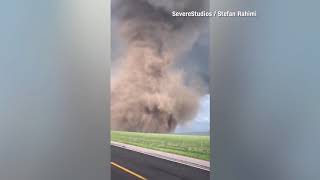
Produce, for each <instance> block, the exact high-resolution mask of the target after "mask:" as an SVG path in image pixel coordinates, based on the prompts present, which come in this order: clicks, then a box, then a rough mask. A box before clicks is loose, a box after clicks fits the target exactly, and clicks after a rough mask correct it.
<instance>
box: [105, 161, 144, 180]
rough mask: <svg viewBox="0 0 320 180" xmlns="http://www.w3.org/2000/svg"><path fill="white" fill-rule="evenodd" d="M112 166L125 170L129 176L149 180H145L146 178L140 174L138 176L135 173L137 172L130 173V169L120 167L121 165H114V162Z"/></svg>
mask: <svg viewBox="0 0 320 180" xmlns="http://www.w3.org/2000/svg"><path fill="white" fill-rule="evenodd" d="M111 165H113V166H115V167H117V168H119V169H121V170H123V171H124V172H127V173H129V174H131V175H134V176H135V177H137V178H139V179H142V180H147V178H145V177H143V176H140V175H139V174H137V173H135V172H132V171H130V170H129V169H127V168H125V167H122V166H120V165H119V164H116V163H114V162H111Z"/></svg>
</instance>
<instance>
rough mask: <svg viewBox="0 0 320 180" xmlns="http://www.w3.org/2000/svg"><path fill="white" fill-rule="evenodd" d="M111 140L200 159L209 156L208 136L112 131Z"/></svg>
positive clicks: (206, 158) (205, 158) (207, 158)
mask: <svg viewBox="0 0 320 180" xmlns="http://www.w3.org/2000/svg"><path fill="white" fill-rule="evenodd" d="M111 140H112V141H116V142H120V143H125V144H131V145H135V146H140V147H144V148H149V149H154V150H158V151H163V152H168V153H174V154H179V155H183V156H188V157H193V158H197V159H202V160H209V158H210V139H209V136H199V135H176V134H152V133H135V132H119V131H112V132H111Z"/></svg>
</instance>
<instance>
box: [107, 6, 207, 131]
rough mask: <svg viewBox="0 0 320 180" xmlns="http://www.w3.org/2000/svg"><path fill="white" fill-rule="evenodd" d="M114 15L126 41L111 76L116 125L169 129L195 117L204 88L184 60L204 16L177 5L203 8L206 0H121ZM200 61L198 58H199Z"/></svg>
mask: <svg viewBox="0 0 320 180" xmlns="http://www.w3.org/2000/svg"><path fill="white" fill-rule="evenodd" d="M112 3H113V8H112V15H113V16H116V18H117V20H118V22H119V23H118V27H117V28H118V29H119V33H120V36H121V40H122V41H123V42H124V43H125V47H126V48H124V50H123V51H122V52H121V57H120V58H119V59H117V61H118V63H117V67H116V71H115V73H114V74H113V75H112V76H113V77H112V80H111V129H112V130H117V131H134V132H151V133H168V132H172V131H174V130H175V128H176V126H177V125H178V124H184V123H186V122H188V121H191V120H192V119H193V118H194V117H195V115H196V113H197V110H198V105H199V97H200V94H199V93H198V92H197V88H196V87H193V86H190V85H187V84H186V78H185V77H186V76H185V75H186V73H188V72H185V71H184V70H183V68H182V69H181V68H178V67H177V66H175V64H176V63H177V62H179V61H183V58H182V56H183V55H184V54H185V53H186V52H188V51H189V50H190V49H191V48H192V45H193V44H194V42H195V41H196V40H197V38H198V37H199V34H200V33H201V32H202V26H203V24H204V22H206V21H205V19H206V18H204V17H174V16H172V11H203V10H206V8H207V7H209V5H208V3H207V1H205V0H116V1H113V2H112ZM195 63H196V59H195Z"/></svg>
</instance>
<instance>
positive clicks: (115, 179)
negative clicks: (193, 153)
mask: <svg viewBox="0 0 320 180" xmlns="http://www.w3.org/2000/svg"><path fill="white" fill-rule="evenodd" d="M111 162H112V166H111V180H135V179H148V180H209V179H210V172H209V171H206V170H202V169H198V168H194V167H191V166H187V165H183V164H179V163H176V162H172V161H168V160H164V159H160V158H157V157H153V156H149V155H145V154H142V153H138V152H134V151H131V150H127V149H123V148H120V147H116V146H111Z"/></svg>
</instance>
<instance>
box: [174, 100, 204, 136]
mask: <svg viewBox="0 0 320 180" xmlns="http://www.w3.org/2000/svg"><path fill="white" fill-rule="evenodd" d="M209 131H210V95H209V94H206V95H204V96H202V97H201V99H200V107H199V111H198V113H197V115H196V117H195V118H194V119H193V120H192V121H190V122H189V123H186V124H185V125H179V126H178V127H177V128H176V130H175V133H199V132H201V133H202V132H205V133H206V132H209Z"/></svg>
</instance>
